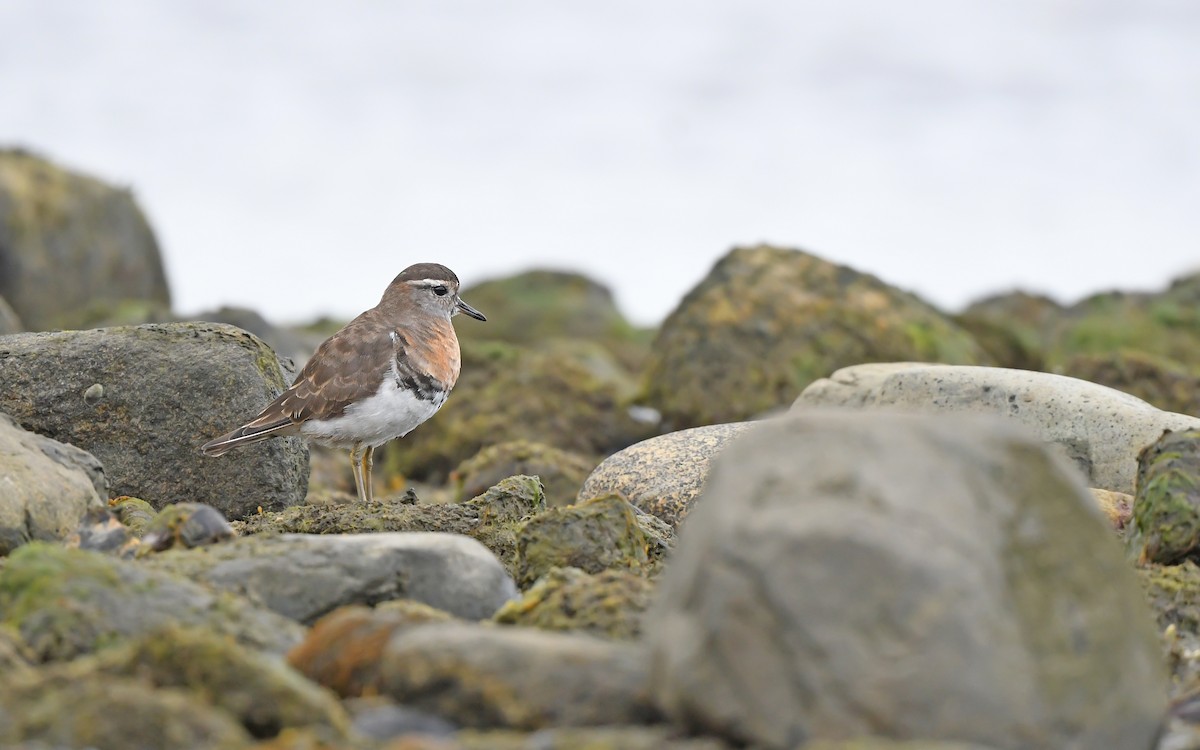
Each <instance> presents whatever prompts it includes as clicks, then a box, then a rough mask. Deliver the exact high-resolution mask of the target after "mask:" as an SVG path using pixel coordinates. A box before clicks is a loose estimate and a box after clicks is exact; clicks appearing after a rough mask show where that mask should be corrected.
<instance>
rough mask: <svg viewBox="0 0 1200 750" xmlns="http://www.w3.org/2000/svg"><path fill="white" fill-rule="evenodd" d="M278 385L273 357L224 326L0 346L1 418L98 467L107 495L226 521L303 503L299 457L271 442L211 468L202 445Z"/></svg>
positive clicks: (69, 334)
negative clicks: (78, 452) (79, 452)
mask: <svg viewBox="0 0 1200 750" xmlns="http://www.w3.org/2000/svg"><path fill="white" fill-rule="evenodd" d="M284 386H285V379H284V376H283V372H282V371H281V369H280V364H279V360H278V359H276V357H275V354H274V353H273V352H272V351H271V350H270V348H269V347H267V345H266V344H264V343H263V342H262V341H260V340H259V339H257V338H255V337H254V336H252V335H250V334H248V333H246V332H245V331H241V330H239V329H236V328H233V327H232V326H224V325H215V324H203V323H172V324H165V325H145V326H133V327H128V328H103V329H97V330H88V331H60V332H55V333H22V334H17V335H15V336H6V337H4V338H2V339H0V411H5V412H8V413H9V414H10V415H12V416H13V418H14V419H16V420H17V422H19V423H20V424H21V425H22V426H24V427H26V428H27V429H31V430H35V431H37V432H39V433H41V434H44V435H48V436H50V437H52V438H54V439H56V440H60V441H62V442H65V443H71V444H72V445H76V446H79V447H80V448H83V449H84V450H86V451H88V452H90V453H92V454H93V455H95V456H96V458H98V459H100V461H101V462H102V463H103V464H104V469H105V472H106V474H107V476H108V485H109V492H110V493H111V494H112V495H114V496H115V495H132V496H135V497H139V498H142V499H143V500H146V501H148V502H149V503H150V504H151V505H153V506H154V507H156V508H161V507H163V506H164V505H167V504H169V503H174V502H180V501H192V502H202V503H206V504H208V505H212V506H213V507H215V508H217V509H218V510H220V511H221V512H222V513H223V514H224V515H225V516H226V517H228V518H243V517H245V516H246V515H248V514H251V513H256V512H257V511H258V509H259V508H260V507H261V508H264V509H278V508H283V507H285V506H288V505H294V504H296V503H299V502H301V501H303V499H304V495H305V488H306V486H307V481H308V450H307V448H306V447H305V446H304V444H303V442H302V441H301V440H300V439H299V438H275V439H271V440H267V441H264V442H262V443H257V444H255V445H250V446H245V447H242V448H240V449H237V450H234V451H230V452H229V453H228V454H227V455H225V456H221V457H219V458H211V457H208V456H204V455H203V454H201V453H200V445H201V444H202V443H204V442H205V441H206V440H208V439H210V438H213V437H216V436H217V435H220V434H222V433H224V432H226V431H228V430H231V429H233V428H234V427H237V426H238V425H240V424H243V423H244V422H246V421H248V420H249V419H250V418H251V417H253V416H254V415H255V414H257V413H258V412H259V410H260V409H262V407H264V406H266V405H267V403H268V402H270V401H271V400H272V399H273V398H275V396H277V395H278V394H279V393H280V392H281V391H282V390H283V388H284Z"/></svg>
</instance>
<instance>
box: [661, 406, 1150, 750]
mask: <svg viewBox="0 0 1200 750" xmlns="http://www.w3.org/2000/svg"><path fill="white" fill-rule="evenodd" d="M1113 612H1121V613H1122V616H1121V617H1119V618H1116V617H1113V614H1112V613H1113ZM643 627H644V629H645V631H646V634H647V641H648V644H649V646H650V648H651V652H652V654H653V659H654V662H653V667H652V675H653V679H652V690H653V692H654V694H655V696H656V697H657V698H658V700H659V701H660V702H661V705H662V706H663V707H664V708H665V709H666V710H667V712H668V713H669V714H670V715H671V716H672V717H673V718H674V719H675V720H677V721H680V722H683V723H685V724H686V725H688V726H691V727H693V728H694V729H696V730H699V731H707V732H713V733H717V734H720V735H722V736H726V737H728V738H730V739H733V740H738V741H743V742H749V743H755V744H756V745H757V746H761V747H764V748H792V747H796V746H797V745H798V744H800V743H802V742H805V741H815V740H818V739H844V738H852V737H864V736H881V737H885V738H890V739H907V740H940V741H957V742H975V743H980V744H984V745H990V746H994V747H996V748H1004V749H1009V750H1019V749H1023V748H1030V747H1039V748H1041V747H1045V748H1051V747H1053V748H1081V749H1082V748H1099V747H1111V748H1118V747H1121V748H1125V747H1128V748H1148V747H1150V746H1151V745H1152V742H1153V740H1154V738H1155V735H1156V732H1157V729H1158V725H1159V722H1160V720H1161V718H1162V715H1163V712H1164V709H1165V707H1166V680H1165V679H1164V674H1163V669H1162V663H1161V655H1160V647H1159V644H1158V642H1157V640H1156V638H1155V634H1154V629H1153V626H1152V624H1151V621H1150V617H1149V613H1148V612H1147V611H1146V604H1145V600H1144V597H1143V595H1142V592H1141V591H1139V590H1138V587H1137V584H1136V582H1135V580H1134V576H1133V573H1132V572H1131V571H1130V570H1129V568H1128V566H1127V564H1126V562H1125V560H1124V559H1123V556H1122V553H1121V548H1120V546H1119V545H1118V544H1117V543H1116V542H1115V541H1114V540H1113V538H1112V532H1111V531H1110V530H1109V529H1108V528H1107V527H1106V524H1105V521H1104V519H1103V518H1102V517H1101V515H1100V513H1099V511H1098V510H1097V509H1096V506H1095V503H1094V501H1093V500H1092V498H1091V497H1089V495H1088V492H1087V489H1086V488H1085V487H1084V485H1083V484H1082V483H1081V482H1080V481H1079V479H1078V478H1077V476H1076V475H1075V473H1074V472H1073V471H1072V470H1071V468H1070V466H1069V465H1068V464H1066V463H1065V462H1064V461H1062V460H1061V459H1060V458H1058V457H1056V456H1054V455H1053V454H1052V453H1051V452H1050V451H1049V450H1048V449H1047V448H1046V447H1045V446H1044V445H1043V444H1042V443H1041V442H1039V441H1038V440H1037V438H1036V437H1034V436H1032V435H1030V434H1028V433H1027V432H1026V431H1025V430H1023V429H1020V428H1019V427H1018V426H1017V425H1014V424H1012V423H1011V422H1008V421H1005V420H1003V419H998V418H996V417H993V416H988V415H962V414H957V415H953V414H940V415H937V416H930V415H921V414H896V413H860V412H853V411H847V410H840V411H831V412H809V413H802V414H798V415H794V416H789V417H788V418H784V419H779V420H770V421H768V422H764V423H763V424H761V425H759V426H757V427H756V428H755V429H754V430H751V431H749V432H747V433H746V434H745V435H743V436H742V437H741V438H739V439H738V440H737V441H736V442H734V443H733V444H732V445H730V446H729V447H728V448H727V449H726V450H725V451H724V452H723V453H722V454H721V455H720V456H719V457H718V458H717V459H716V461H715V462H714V464H713V470H712V473H711V475H710V477H709V482H708V485H707V487H706V488H705V490H704V498H703V499H702V502H701V504H699V505H698V507H697V510H696V512H695V513H693V514H692V515H691V516H690V517H689V519H688V523H687V525H686V527H685V529H684V531H683V535H682V539H681V543H680V545H679V548H678V550H677V551H676V553H675V554H674V555H673V557H672V560H671V564H670V566H668V568H667V570H666V571H665V572H664V575H663V576H662V578H661V579H660V582H659V597H658V599H657V601H656V604H655V605H654V606H653V607H652V608H651V610H650V611H649V612H647V615H646V618H645V620H644V623H643ZM965 665H969V668H966V667H965Z"/></svg>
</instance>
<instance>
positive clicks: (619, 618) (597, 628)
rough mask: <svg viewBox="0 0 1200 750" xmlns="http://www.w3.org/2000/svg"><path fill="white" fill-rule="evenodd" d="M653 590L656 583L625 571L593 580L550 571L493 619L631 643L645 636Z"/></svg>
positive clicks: (580, 573)
mask: <svg viewBox="0 0 1200 750" xmlns="http://www.w3.org/2000/svg"><path fill="white" fill-rule="evenodd" d="M653 591H654V584H652V583H651V582H650V581H648V580H647V579H646V578H644V577H642V576H640V575H637V574H635V573H631V572H629V571H626V570H603V571H601V572H599V573H596V574H595V575H593V574H590V573H585V572H584V571H582V570H580V569H579V568H551V569H550V570H549V571H548V572H547V573H546V574H545V575H543V576H542V577H541V578H539V579H537V581H536V582H535V583H534V584H533V585H532V586H531V587H529V589H528V590H527V591H526V592H525V595H524V596H523V597H522V598H520V599H514V600H513V601H510V602H509V603H508V604H505V605H504V606H503V607H501V608H500V611H498V612H497V613H496V614H495V616H493V618H492V619H493V620H494V621H495V622H498V623H501V624H504V625H523V626H527V627H535V628H541V629H542V630H567V631H576V632H583V633H588V634H590V635H598V636H604V637H606V638H615V639H620V640H632V639H634V638H636V637H637V636H638V634H639V633H640V632H641V616H642V612H644V611H645V610H646V607H647V606H648V605H649V603H650V596H651V594H652V593H653Z"/></svg>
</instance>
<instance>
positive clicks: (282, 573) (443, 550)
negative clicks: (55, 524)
mask: <svg viewBox="0 0 1200 750" xmlns="http://www.w3.org/2000/svg"><path fill="white" fill-rule="evenodd" d="M146 563H147V564H148V565H151V566H155V567H158V568H160V569H163V570H168V571H171V572H173V573H175V574H178V575H181V576H183V577H185V578H188V579H191V580H197V581H201V582H203V583H206V584H208V585H210V586H214V587H216V588H218V589H222V590H227V591H233V592H236V593H239V594H245V595H247V596H249V597H250V598H251V599H254V600H256V601H260V602H262V603H263V604H264V605H265V606H267V607H269V608H271V609H273V610H274V611H276V612H278V613H280V614H282V615H286V616H287V617H290V618H292V619H293V620H298V621H300V622H303V623H312V622H313V621H314V620H316V619H317V618H318V617H320V616H321V615H324V614H325V613H327V612H330V611H332V610H334V609H336V608H337V607H340V606H342V605H344V604H375V603H377V602H382V601H387V600H389V599H399V598H402V597H403V598H408V599H415V600H417V601H419V602H423V603H425V604H428V605H430V606H432V607H437V608H438V609H442V610H445V611H447V612H450V613H451V614H455V615H458V616H459V617H464V618H467V619H475V620H481V619H484V618H487V617H491V616H492V614H493V613H494V612H495V611H496V610H497V609H499V608H500V607H501V606H502V605H503V604H504V603H505V602H506V601H508V600H509V599H511V598H513V597H515V596H516V595H517V589H516V586H515V585H514V584H513V581H512V578H511V577H510V576H509V575H508V572H507V571H506V570H505V569H504V566H503V565H501V564H500V561H499V560H498V559H496V556H495V555H493V554H492V553H491V552H489V551H488V549H487V548H486V547H484V546H483V545H482V544H480V543H479V542H477V541H475V540H474V539H471V538H469V537H465V536H460V535H457V534H439V533H403V532H392V533H379V534H282V535H279V536H257V537H256V536H249V537H242V538H240V539H235V540H233V541H230V542H226V543H222V544H219V545H216V546H213V547H209V548H204V549H198V550H179V551H171V552H167V553H164V554H162V555H157V556H155V557H153V558H147V559H146Z"/></svg>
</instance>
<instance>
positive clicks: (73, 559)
mask: <svg viewBox="0 0 1200 750" xmlns="http://www.w3.org/2000/svg"><path fill="white" fill-rule="evenodd" d="M170 624H180V625H195V626H199V627H205V628H208V629H211V630H212V631H213V632H215V633H220V634H223V635H227V636H230V637H232V638H234V639H236V640H237V641H238V642H240V643H242V644H244V645H247V646H250V647H253V648H257V649H261V650H265V651H268V652H273V653H283V652H284V651H286V650H287V649H288V648H290V647H291V646H292V645H293V644H295V643H297V642H298V641H299V640H300V635H301V632H302V628H301V627H300V626H299V625H298V624H296V623H294V622H292V621H291V620H288V619H286V618H284V617H282V616H280V615H277V614H275V613H273V612H270V611H268V610H265V609H260V608H259V607H257V606H255V605H253V604H251V603H250V602H248V601H247V600H245V599H243V598H241V597H238V596H235V595H233V594H229V593H224V592H213V591H210V590H209V589H207V588H204V587H203V586H201V585H199V584H196V583H193V582H191V581H188V580H184V579H181V578H175V577H173V576H171V575H168V574H166V573H162V572H159V571H156V570H150V569H148V568H146V567H145V566H143V565H140V564H138V563H135V562H132V561H125V560H119V559H116V558H112V557H108V556H106V555H103V554H100V553H98V552H88V551H84V550H72V549H63V548H60V547H57V546H53V545H49V544H45V543H40V542H35V543H32V544H27V545H25V546H24V547H22V548H21V549H19V550H17V551H16V552H15V553H13V554H12V555H11V556H9V558H8V562H7V564H6V565H5V566H4V568H3V569H2V570H0V626H7V627H10V628H13V629H14V630H16V632H18V633H19V634H20V636H21V638H22V640H24V642H25V643H26V644H27V645H28V646H29V648H30V650H31V651H32V653H33V655H34V657H35V658H36V659H37V660H38V661H61V660H68V659H73V658H75V657H77V656H80V655H82V654H87V653H91V652H93V651H97V650H99V649H102V648H106V647H109V646H112V645H115V644H118V643H120V642H122V641H125V640H127V639H129V638H132V637H137V636H139V635H142V634H144V633H148V632H150V631H152V630H155V629H158V628H161V627H164V626H166V625H170Z"/></svg>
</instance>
